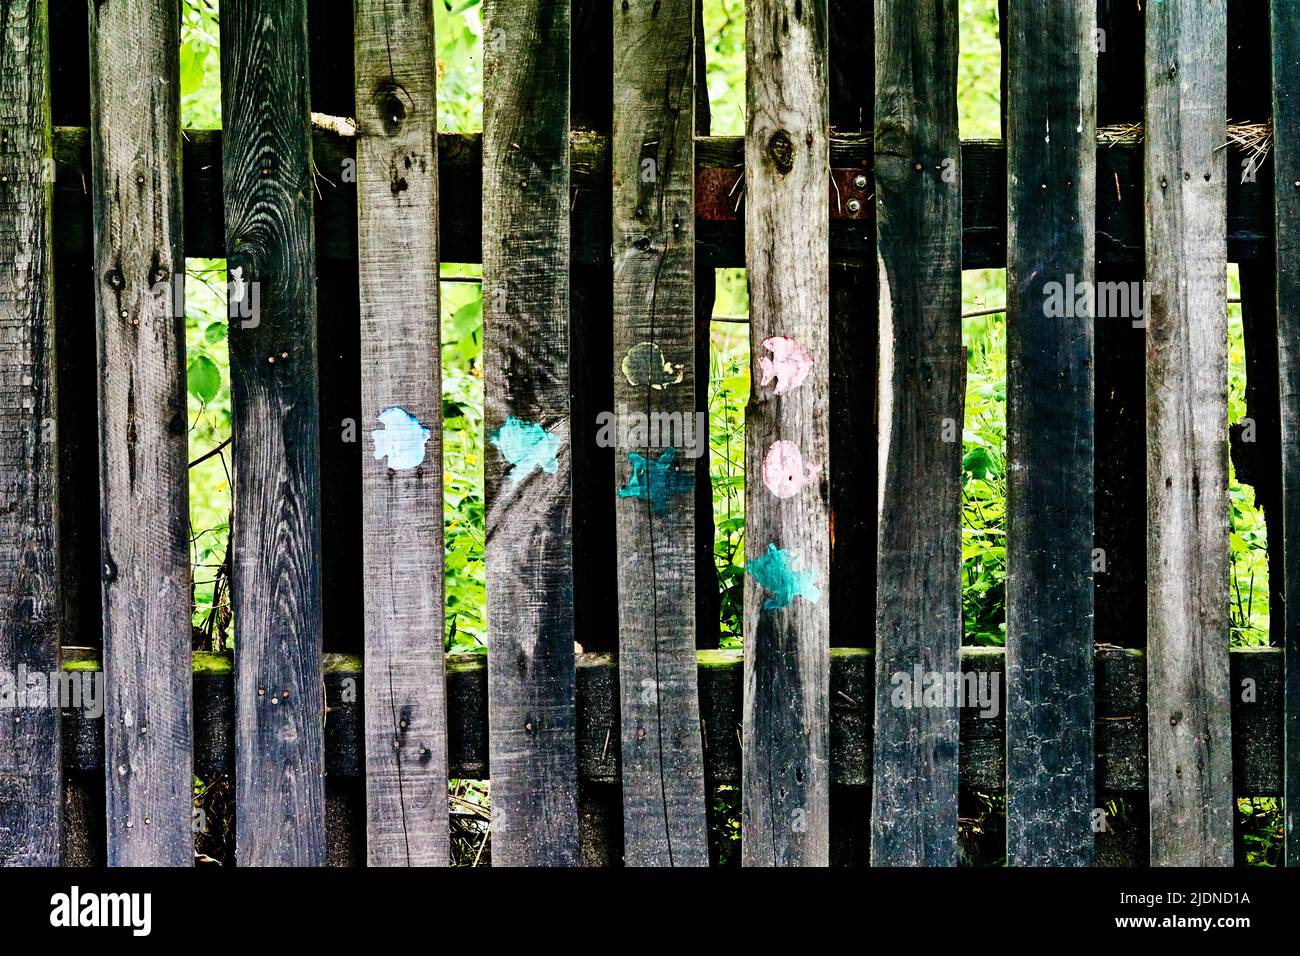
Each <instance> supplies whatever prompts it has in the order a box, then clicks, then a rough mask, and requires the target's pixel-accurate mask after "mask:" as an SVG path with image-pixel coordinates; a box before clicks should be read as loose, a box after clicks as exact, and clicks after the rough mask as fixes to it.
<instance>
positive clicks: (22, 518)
mask: <svg viewBox="0 0 1300 956" xmlns="http://www.w3.org/2000/svg"><path fill="white" fill-rule="evenodd" d="M47 16H48V15H47V8H46V3H45V0H18V2H14V3H10V4H7V5H5V6H4V7H3V8H0V30H2V31H3V35H2V37H0V175H3V177H4V178H3V180H0V248H3V249H4V250H5V253H4V259H3V265H2V266H0V670H3V671H5V672H6V673H8V674H10V675H12V676H13V677H14V678H16V677H17V673H18V670H19V668H20V667H25V668H27V669H28V670H30V671H34V672H41V673H45V674H49V673H53V672H55V671H57V670H58V668H59V636H60V634H59V630H60V610H61V609H60V589H59V563H58V551H57V549H58V536H57V533H56V522H57V520H58V505H57V498H58V493H57V492H58V485H57V481H58V474H57V464H58V445H57V443H56V441H55V438H56V434H55V432H56V429H54V427H53V422H54V275H53V270H52V268H51V266H52V264H53V260H54V248H53V239H52V237H51V235H50V219H51V207H52V204H53V203H52V187H53V183H54V178H53V176H52V175H51V173H52V172H53V168H54V166H53V159H52V158H51V142H50V63H49V29H48V20H47ZM59 726H60V721H59V708H58V707H46V706H32V707H18V708H16V709H15V710H14V711H6V712H5V715H4V718H3V719H0V866H18V865H25V866H56V865H58V863H59V844H60V839H61V834H62V828H61V824H60V820H61V808H62V801H63V772H62V763H61V759H62V749H63V748H62V743H61V739H62V738H61V736H60V730H59Z"/></svg>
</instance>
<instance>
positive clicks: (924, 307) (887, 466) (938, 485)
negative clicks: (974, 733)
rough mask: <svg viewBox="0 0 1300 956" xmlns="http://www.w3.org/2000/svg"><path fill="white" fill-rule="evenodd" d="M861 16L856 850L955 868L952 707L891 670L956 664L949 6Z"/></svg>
mask: <svg viewBox="0 0 1300 956" xmlns="http://www.w3.org/2000/svg"><path fill="white" fill-rule="evenodd" d="M875 13H876V113H875V144H876V152H875V156H876V163H875V179H876V230H877V244H878V248H879V276H878V281H879V289H880V306H879V309H880V313H879V314H880V365H879V368H880V385H879V410H880V411H879V414H880V425H879V429H880V437H879V454H880V465H879V471H878V474H879V497H878V502H879V554H878V558H877V565H876V566H877V569H878V570H877V575H876V590H877V598H876V608H877V611H876V693H875V700H876V728H877V732H876V734H875V766H874V771H875V772H874V778H873V783H872V808H871V821H872V826H871V860H872V863H874V864H876V865H881V866H901V865H910V866H955V865H956V863H957V732H958V725H959V720H960V716H961V711H960V706H959V704H958V703H957V702H956V701H945V702H944V704H943V705H942V706H938V707H929V706H912V697H911V695H908V696H907V698H906V704H905V705H901V706H900V705H899V704H898V703H897V702H896V691H897V689H898V688H899V686H900V685H899V684H898V682H897V680H896V677H897V675H900V674H901V675H903V676H904V677H905V678H906V679H907V681H909V682H911V681H913V680H914V674H915V669H916V668H918V667H919V668H920V671H921V672H922V673H924V674H931V673H939V674H943V675H959V674H960V673H961V663H960V660H959V659H958V653H959V652H960V650H961V639H962V618H961V449H962V444H961V435H962V420H963V408H964V400H963V388H964V383H965V364H966V363H965V351H964V350H963V348H962V339H961V176H960V170H959V169H958V167H957V160H958V157H959V155H960V142H959V141H958V137H957V4H956V2H955V0H941V2H939V3H936V4H923V5H920V6H917V5H915V4H913V3H910V2H904V0H877V2H876V9H875ZM907 686H910V684H909V685H907ZM914 690H915V689H914Z"/></svg>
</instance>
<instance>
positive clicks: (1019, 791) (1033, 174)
mask: <svg viewBox="0 0 1300 956" xmlns="http://www.w3.org/2000/svg"><path fill="white" fill-rule="evenodd" d="M1009 14H1010V24H1009V26H1010V36H1009V40H1008V57H1009V62H1008V70H1009V75H1008V95H1009V97H1010V100H1009V107H1010V112H1009V114H1008V116H1007V173H1008V186H1007V191H1008V195H1007V459H1008V473H1009V477H1008V502H1007V681H1008V684H1009V688H1008V701H1009V710H1008V712H1007V721H1008V728H1009V729H1008V732H1007V858H1008V862H1010V863H1012V864H1013V865H1021V866H1087V865H1089V864H1090V863H1091V862H1092V855H1093V836H1092V829H1091V826H1092V821H1091V815H1092V810H1093V807H1094V806H1096V794H1095V787H1094V757H1093V686H1092V674H1093V670H1092V655H1093V619H1092V615H1093V583H1092V560H1093V557H1092V549H1093V477H1092V468H1093V461H1092V457H1093V441H1094V430H1093V364H1092V363H1093V341H1094V330H1093V309H1092V307H1091V305H1089V304H1088V302H1087V301H1086V300H1084V299H1080V298H1078V297H1077V296H1076V295H1075V292H1074V290H1075V289H1076V288H1079V289H1086V288H1089V287H1090V286H1091V283H1092V282H1093V279H1094V273H1095V265H1094V251H1093V250H1094V242H1095V239H1094V236H1095V233H1094V219H1095V210H1094V206H1093V200H1094V196H1095V192H1096V184H1095V176H1096V149H1095V146H1094V144H1095V142H1096V88H1097V87H1096V81H1097V64H1096V52H1095V46H1094V29H1095V27H1096V16H1097V14H1096V6H1095V2H1094V0H1065V2H1060V3H1053V4H1050V5H1046V4H1039V3H1034V2H1029V0H1013V2H1012V3H1011V8H1010V11H1009ZM1045 64H1051V67H1050V69H1049V68H1045ZM1067 300H1068V301H1067ZM1080 302H1082V307H1080ZM1054 303H1055V304H1054ZM1058 306H1061V307H1063V308H1060V307H1058ZM1062 312H1064V314H1062Z"/></svg>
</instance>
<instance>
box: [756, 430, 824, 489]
mask: <svg viewBox="0 0 1300 956" xmlns="http://www.w3.org/2000/svg"><path fill="white" fill-rule="evenodd" d="M821 471H822V466H821V465H814V464H813V463H812V462H808V463H807V464H804V460H803V455H802V454H800V452H799V446H798V445H796V444H795V443H794V442H792V441H775V442H772V447H771V448H769V449H768V450H767V454H766V455H764V456H763V484H765V485H767V490H768V491H770V492H772V494H774V495H776V496H777V497H778V498H793V497H794V496H795V495H797V494H798V493H799V492H800V491H801V490H802V489H803V488H805V487H807V486H808V485H811V484H813V483H814V482H816V481H817V477H818V476H819V475H820V474H821Z"/></svg>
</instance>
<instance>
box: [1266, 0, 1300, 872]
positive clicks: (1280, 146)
mask: <svg viewBox="0 0 1300 956" xmlns="http://www.w3.org/2000/svg"><path fill="white" fill-rule="evenodd" d="M1272 37H1273V171H1274V196H1275V198H1274V203H1275V204H1276V209H1277V218H1276V223H1277V266H1278V272H1277V344H1278V364H1279V380H1280V383H1281V389H1280V393H1281V407H1280V410H1281V421H1282V547H1283V559H1282V560H1283V567H1284V580H1285V594H1286V602H1285V604H1284V607H1285V609H1286V613H1285V622H1284V625H1283V626H1284V628H1285V630H1284V642H1285V648H1286V651H1285V654H1286V656H1285V661H1286V669H1285V675H1286V676H1285V685H1284V692H1285V697H1286V714H1285V718H1284V720H1285V724H1284V728H1285V729H1284V734H1285V741H1286V752H1285V757H1284V759H1285V769H1286V784H1285V786H1286V790H1285V803H1284V809H1285V811H1286V865H1287V866H1300V4H1297V3H1296V2H1295V0H1273V2H1272Z"/></svg>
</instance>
